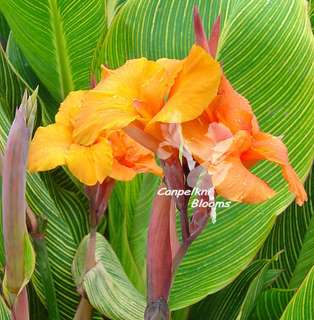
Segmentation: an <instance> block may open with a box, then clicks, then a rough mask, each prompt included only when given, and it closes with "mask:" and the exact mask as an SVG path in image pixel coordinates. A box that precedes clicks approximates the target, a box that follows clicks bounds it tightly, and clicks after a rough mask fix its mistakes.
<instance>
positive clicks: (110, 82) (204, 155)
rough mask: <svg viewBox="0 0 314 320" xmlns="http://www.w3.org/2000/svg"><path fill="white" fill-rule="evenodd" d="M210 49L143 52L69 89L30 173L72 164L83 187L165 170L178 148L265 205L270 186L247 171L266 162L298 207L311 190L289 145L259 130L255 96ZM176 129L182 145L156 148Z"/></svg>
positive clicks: (221, 190)
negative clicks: (250, 97)
mask: <svg viewBox="0 0 314 320" xmlns="http://www.w3.org/2000/svg"><path fill="white" fill-rule="evenodd" d="M209 51H210V50H209V49H208V48H207V47H206V46H204V45H203V46H201V45H199V44H198V45H194V46H193V47H192V48H191V50H190V52H189V54H188V56H187V57H186V58H185V59H183V60H175V59H160V60H157V61H149V60H147V59H145V58H140V59H134V60H129V61H127V62H126V63H125V64H124V65H123V66H121V67H120V68H118V69H116V70H110V69H108V68H105V67H103V74H102V79H101V81H100V82H99V83H98V84H97V85H96V86H95V88H93V89H91V90H87V91H76V92H72V93H70V94H69V96H68V97H67V98H66V100H65V101H64V102H63V103H62V104H61V107H60V110H59V112H58V113H57V115H56V119H55V120H56V121H55V123H54V124H51V125H49V126H47V127H44V128H43V127H41V128H39V129H38V130H37V132H36V134H35V136H34V139H33V141H32V143H31V147H30V157H29V169H30V171H44V170H50V169H53V168H55V167H57V166H60V165H67V166H68V168H69V170H70V171H71V172H72V174H73V175H74V176H76V177H77V178H78V179H79V180H80V181H81V182H83V183H84V184H86V185H94V184H96V183H102V182H103V181H104V180H105V179H106V177H111V178H113V179H116V180H130V179H132V178H133V177H134V176H135V175H136V174H137V173H139V172H152V173H154V174H157V175H162V170H161V168H160V167H159V166H158V165H157V164H156V162H155V155H158V156H160V157H162V155H161V154H162V153H161V152H160V150H165V149H167V152H168V153H169V152H170V153H171V152H172V150H174V149H176V148H177V149H180V148H181V147H182V149H183V150H184V154H188V155H190V156H191V158H192V159H193V161H195V163H197V164H198V165H201V166H203V167H204V168H206V170H207V171H208V173H209V174H210V175H211V176H212V183H213V186H214V188H215V190H216V193H218V194H220V195H222V196H224V197H225V198H227V199H229V200H232V201H239V202H244V203H260V202H263V201H265V200H268V199H270V198H271V197H273V196H274V194H275V192H274V190H272V189H271V188H270V187H269V186H268V185H267V184H266V183H265V182H264V181H262V180H261V179H260V178H258V177H257V176H255V175H254V174H252V173H251V172H250V171H249V169H250V168H251V167H252V166H253V165H255V164H256V163H257V162H259V161H261V160H269V161H271V162H274V163H276V164H278V165H279V166H280V167H281V169H282V174H283V176H284V178H285V179H286V180H287V182H288V184H289V187H290V190H291V191H292V192H293V193H294V194H295V195H296V200H297V203H298V204H300V205H301V204H302V203H303V202H304V201H306V199H307V196H306V193H305V191H304V188H303V185H302V183H301V182H300V180H299V178H298V177H297V175H296V173H295V171H294V170H293V168H292V167H291V165H290V164H289V160H288V152H287V148H286V147H285V145H284V143H283V142H282V141H281V139H280V138H277V137H274V136H272V135H270V134H268V133H264V132H262V131H261V129H260V128H259V125H258V121H257V119H256V117H255V115H254V113H253V111H252V108H251V106H250V104H249V102H248V101H247V100H246V99H245V98H244V97H242V96H241V95H240V94H239V93H237V92H236V91H235V89H234V88H233V87H232V85H231V84H230V82H229V81H228V80H227V78H226V76H225V75H224V74H223V71H222V67H221V66H220V64H219V63H218V62H217V61H216V60H215V59H214V57H213V56H212V55H211V54H210V53H209ZM173 126H175V128H176V131H177V132H179V134H178V135H177V136H179V140H180V141H179V143H177V145H176V143H174V144H171V142H170V143H169V144H166V145H168V148H165V147H162V148H160V146H163V144H165V142H166V141H168V140H171V139H172V138H173V134H171V133H170V134H169V132H171V131H173V130H172V129H171V128H173ZM133 139H135V140H136V141H135V140H133ZM172 140H173V139H172ZM169 146H170V147H169ZM149 149H150V150H149Z"/></svg>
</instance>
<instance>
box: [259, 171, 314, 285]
mask: <svg viewBox="0 0 314 320" xmlns="http://www.w3.org/2000/svg"><path fill="white" fill-rule="evenodd" d="M313 179H314V175H313V172H312V173H311V174H310V176H309V177H308V179H307V182H306V184H305V188H306V190H307V193H308V196H309V201H308V202H307V204H306V205H305V206H303V207H298V206H296V205H295V204H291V205H290V206H289V207H288V208H287V209H286V211H285V213H284V214H282V215H281V216H280V217H278V218H277V221H276V224H275V226H274V228H273V230H272V232H271V233H270V235H269V236H268V238H267V240H266V242H265V244H264V245H263V247H262V249H261V251H260V252H259V254H258V256H259V258H270V257H271V256H273V254H274V253H275V252H278V251H280V250H283V253H282V254H281V255H280V257H279V259H278V261H275V262H273V265H272V267H273V268H278V269H281V270H283V272H282V273H281V275H280V276H279V278H278V279H277V281H276V283H275V287H278V288H282V289H286V288H291V289H294V288H298V287H299V286H300V284H301V283H302V281H303V279H304V278H305V276H306V274H307V273H308V271H309V270H310V269H311V268H312V266H313V265H314V246H313V243H314V210H313V206H314V204H313V199H314V188H313V181H314V180H313Z"/></svg>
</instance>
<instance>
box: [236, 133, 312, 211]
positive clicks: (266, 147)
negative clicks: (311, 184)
mask: <svg viewBox="0 0 314 320" xmlns="http://www.w3.org/2000/svg"><path fill="white" fill-rule="evenodd" d="M242 159H243V161H248V162H249V163H250V162H252V163H254V161H258V160H264V159H265V160H268V161H271V162H274V163H276V164H278V165H280V166H281V168H282V174H283V177H284V178H285V179H286V180H287V182H288V184H289V189H290V191H291V192H292V193H294V194H295V195H296V201H297V203H298V204H299V205H302V204H303V203H304V202H305V201H306V200H307V195H306V192H305V189H304V186H303V184H302V182H301V181H300V179H299V178H298V176H297V174H296V172H295V171H294V170H293V168H292V167H291V165H290V163H289V158H288V150H287V147H286V146H285V144H284V143H283V142H282V140H281V139H280V138H278V137H274V136H272V135H271V134H268V133H264V132H259V133H258V134H256V135H254V140H253V143H252V148H251V150H249V151H248V152H247V153H244V154H243V155H242Z"/></svg>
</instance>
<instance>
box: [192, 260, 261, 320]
mask: <svg viewBox="0 0 314 320" xmlns="http://www.w3.org/2000/svg"><path fill="white" fill-rule="evenodd" d="M266 264H267V262H266V261H265V260H256V261H254V262H253V263H252V264H251V265H250V266H249V267H248V268H246V269H245V270H244V271H243V272H242V273H241V274H240V275H239V277H238V278H237V279H235V280H234V281H233V282H232V283H231V284H229V285H228V286H227V287H226V288H224V289H222V290H220V291H219V292H217V293H215V294H212V295H209V296H208V297H206V298H205V299H204V300H202V301H200V302H199V303H197V304H195V305H194V306H192V307H191V311H190V318H189V320H199V319H203V320H209V319H215V320H224V319H230V320H231V319H236V317H237V315H238V313H239V311H240V308H241V305H242V303H243V301H244V299H245V296H246V293H247V291H248V289H249V286H250V284H251V282H252V281H253V280H254V278H255V277H256V276H257V275H258V274H259V272H260V271H261V270H262V269H263V267H265V265H266Z"/></svg>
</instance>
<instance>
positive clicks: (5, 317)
mask: <svg viewBox="0 0 314 320" xmlns="http://www.w3.org/2000/svg"><path fill="white" fill-rule="evenodd" d="M0 319H1V320H11V316H10V310H9V309H8V307H7V306H6V304H5V302H4V301H3V298H2V297H0Z"/></svg>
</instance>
